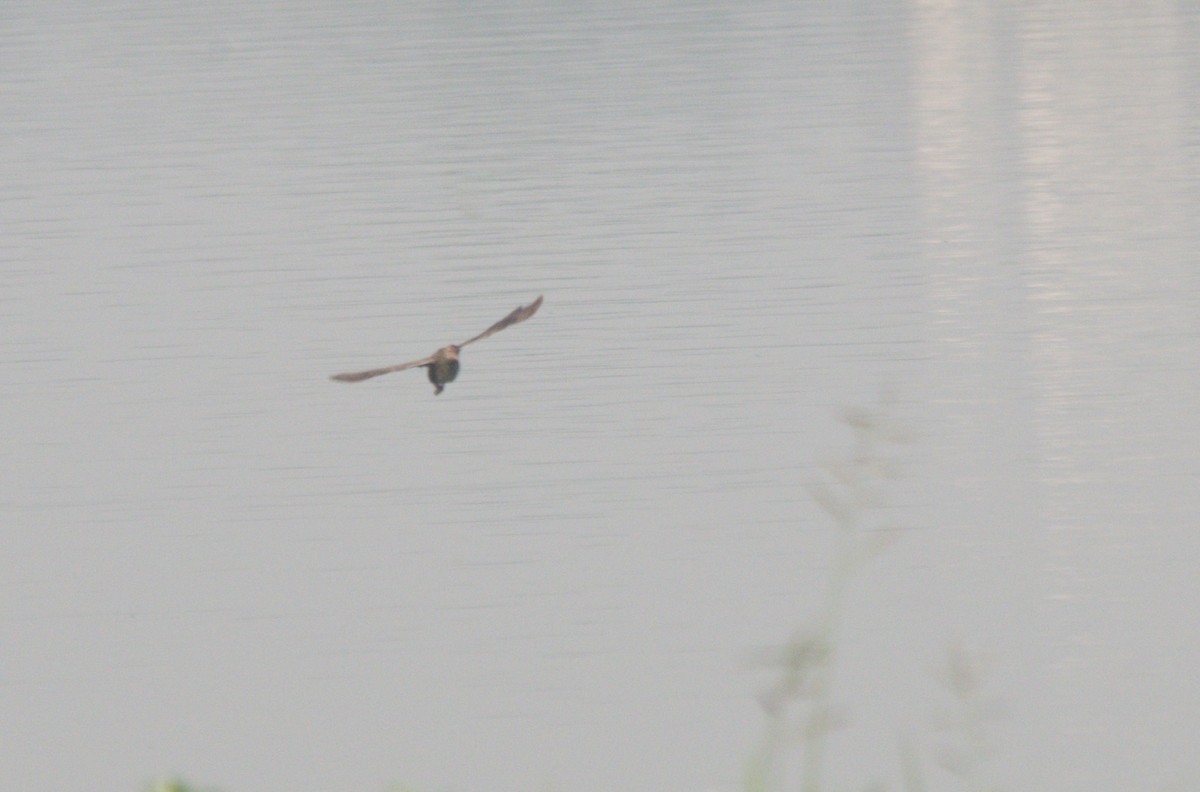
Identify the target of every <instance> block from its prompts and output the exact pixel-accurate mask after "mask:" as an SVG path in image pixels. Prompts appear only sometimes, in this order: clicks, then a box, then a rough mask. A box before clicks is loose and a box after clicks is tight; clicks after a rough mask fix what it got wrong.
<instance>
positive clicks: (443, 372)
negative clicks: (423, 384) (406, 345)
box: [425, 344, 458, 396]
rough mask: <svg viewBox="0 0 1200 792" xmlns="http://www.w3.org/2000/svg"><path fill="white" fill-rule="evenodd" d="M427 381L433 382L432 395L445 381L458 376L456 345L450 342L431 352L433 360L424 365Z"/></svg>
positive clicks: (437, 392) (442, 386)
mask: <svg viewBox="0 0 1200 792" xmlns="http://www.w3.org/2000/svg"><path fill="white" fill-rule="evenodd" d="M425 371H426V373H428V374H429V381H430V382H432V383H433V388H434V390H433V395H434V396H437V395H438V394H439V393H441V392H442V391H443V390H444V389H445V386H446V383H447V382H454V378H455V377H457V376H458V347H456V346H454V345H453V344H451V345H450V346H448V347H442V348H441V349H439V350H438V351H437V352H434V353H433V362H432V363H430V364H428V365H427V366H425Z"/></svg>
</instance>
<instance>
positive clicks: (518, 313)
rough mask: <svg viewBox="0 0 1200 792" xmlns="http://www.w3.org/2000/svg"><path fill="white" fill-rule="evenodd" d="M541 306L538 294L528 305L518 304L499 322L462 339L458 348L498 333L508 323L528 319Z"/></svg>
mask: <svg viewBox="0 0 1200 792" xmlns="http://www.w3.org/2000/svg"><path fill="white" fill-rule="evenodd" d="M541 307H542V297H541V295H538V298H537V299H536V300H534V301H533V302H531V303H530V304H529V305H518V306H517V308H516V310H514V311H513V312H512V313H510V314H509V315H508V316H506V317H504V318H503V319H501V320H500V321H499V322H496V324H494V325H492V326H491V327H489V328H488V329H487V330H484V331H483V332H482V333H480V334H479V335H477V336H475V337H474V338H472V339H469V340H467V341H463V342H462V343H461V344H459V347H460V348H461V347H465V346H466V345H467V344H474V343H475V342H476V341H482V340H483V339H485V338H487V337H488V336H490V335H491V334H492V333H499V332H500V331H501V330H503V329H504V328H506V327H508V326H509V325H515V324H516V323H517V322H524V321H525V320H526V319H528V318H529V317H531V316H533V315H534V314H535V313H537V309H538V308H541Z"/></svg>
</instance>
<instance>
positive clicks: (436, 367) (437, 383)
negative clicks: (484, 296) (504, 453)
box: [331, 296, 542, 396]
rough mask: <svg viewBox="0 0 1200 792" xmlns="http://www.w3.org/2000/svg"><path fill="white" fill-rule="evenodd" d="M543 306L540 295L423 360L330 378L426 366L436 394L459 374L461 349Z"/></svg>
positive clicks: (364, 376) (352, 379) (347, 378)
mask: <svg viewBox="0 0 1200 792" xmlns="http://www.w3.org/2000/svg"><path fill="white" fill-rule="evenodd" d="M541 307H542V298H541V297H540V296H539V297H538V298H537V299H536V300H534V301H533V302H531V303H530V304H529V305H528V306H524V305H518V306H517V308H516V309H515V310H514V311H513V312H512V313H510V314H509V315H508V316H506V317H504V318H503V319H501V320H500V321H499V322H496V323H495V324H494V325H492V326H491V327H489V328H488V329H487V330H484V331H483V332H482V333H480V334H479V335H477V336H475V337H474V338H471V339H468V340H466V341H464V342H462V343H461V344H451V345H450V346H446V347H442V348H441V349H439V350H438V351H437V352H434V353H433V354H432V355H430V356H429V357H427V358H421V359H420V360H412V361H409V362H408V363H401V364H399V365H396V366H386V367H384V368H377V369H368V370H367V371H353V372H348V373H346V374H334V375H333V377H331V379H335V380H338V381H339V382H362V381H363V380H365V379H370V378H372V377H378V376H379V375H381V374H390V373H391V372H393V371H404V370H405V369H410V368H417V367H418V366H423V367H424V368H425V369H426V373H427V374H428V375H429V381H430V382H432V383H433V388H434V390H433V394H434V395H435V396H436V395H438V394H439V393H441V392H442V391H443V390H444V389H445V386H446V383H447V382H453V381H454V378H455V377H457V376H458V368H459V364H458V353H459V350H461V349H462V348H463V347H465V346H466V345H467V344H473V343H475V342H476V341H481V340H483V339H485V338H487V337H488V336H490V335H491V334H493V333H498V332H500V331H501V330H503V329H504V328H506V327H508V326H509V325H514V324H516V323H517V322H524V321H525V320H526V319H528V318H529V317H531V316H533V315H534V314H535V313H537V310H538V308H541Z"/></svg>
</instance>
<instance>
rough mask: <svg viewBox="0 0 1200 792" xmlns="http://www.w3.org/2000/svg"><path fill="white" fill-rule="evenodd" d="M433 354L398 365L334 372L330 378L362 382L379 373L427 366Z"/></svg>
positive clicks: (340, 380) (339, 380)
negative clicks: (342, 372)
mask: <svg viewBox="0 0 1200 792" xmlns="http://www.w3.org/2000/svg"><path fill="white" fill-rule="evenodd" d="M433 358H434V356H433V355H430V356H429V357H427V358H421V359H420V360H413V361H411V362H409V363H401V364H400V365H398V366H386V367H384V368H377V369H370V370H368V371H351V372H347V373H346V374H334V375H333V376H332V377H330V379H335V380H337V381H338V382H362V381H363V380H365V379H371V377H378V376H379V375H380V374H391V373H392V372H393V371H404V370H405V369H410V368H416V367H417V366H428V365H429V364H430V363H432V362H433Z"/></svg>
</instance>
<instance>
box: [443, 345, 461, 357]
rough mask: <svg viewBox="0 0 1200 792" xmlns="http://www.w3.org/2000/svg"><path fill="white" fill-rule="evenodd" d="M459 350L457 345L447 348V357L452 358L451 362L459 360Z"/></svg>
mask: <svg viewBox="0 0 1200 792" xmlns="http://www.w3.org/2000/svg"><path fill="white" fill-rule="evenodd" d="M458 349H459V348H458V345H457V344H451V345H450V346H448V347H446V357H448V358H450V359H451V360H458Z"/></svg>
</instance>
